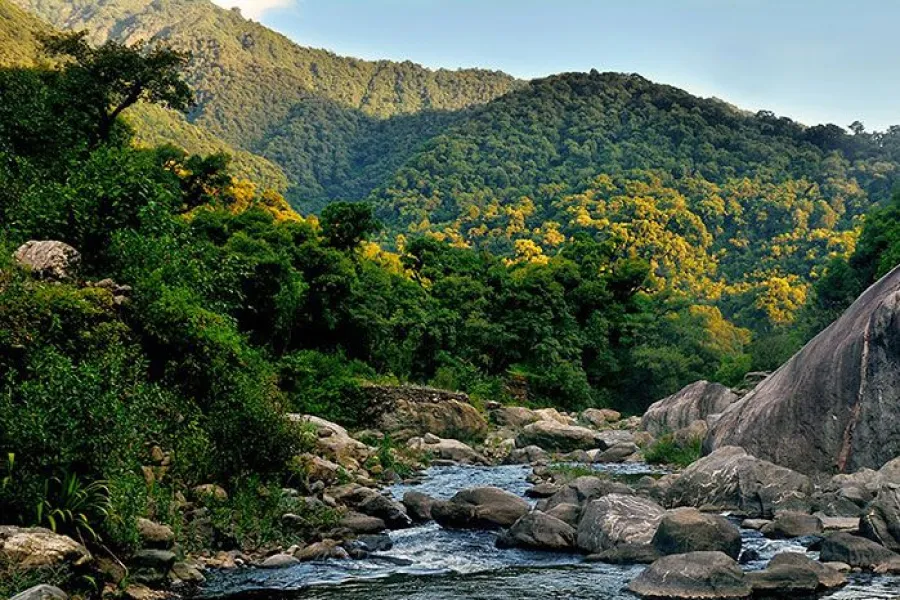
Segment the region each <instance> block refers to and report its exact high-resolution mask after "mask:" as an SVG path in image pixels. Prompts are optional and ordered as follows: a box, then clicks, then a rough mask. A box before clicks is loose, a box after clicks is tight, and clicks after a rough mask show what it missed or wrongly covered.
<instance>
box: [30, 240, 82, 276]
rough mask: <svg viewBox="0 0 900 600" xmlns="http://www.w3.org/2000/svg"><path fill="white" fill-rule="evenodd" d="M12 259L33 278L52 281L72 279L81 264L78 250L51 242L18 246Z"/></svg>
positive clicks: (33, 242)
mask: <svg viewBox="0 0 900 600" xmlns="http://www.w3.org/2000/svg"><path fill="white" fill-rule="evenodd" d="M14 257H15V259H16V262H17V263H19V265H21V266H23V267H26V268H27V269H29V270H30V271H31V273H32V274H33V275H34V276H36V277H40V278H41V279H49V280H52V281H70V280H72V279H74V278H75V275H76V272H77V270H78V267H79V265H80V264H81V254H80V253H79V252H78V250H76V249H75V248H73V247H72V246H70V245H68V244H65V243H63V242H57V241H53V240H43V241H35V240H32V241H30V242H26V243H24V244H22V245H21V246H19V248H18V250H16V252H15V254H14Z"/></svg>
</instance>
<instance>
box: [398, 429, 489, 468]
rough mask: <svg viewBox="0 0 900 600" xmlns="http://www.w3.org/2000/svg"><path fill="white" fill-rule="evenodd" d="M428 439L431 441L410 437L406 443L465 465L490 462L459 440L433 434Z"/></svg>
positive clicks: (439, 457)
mask: <svg viewBox="0 0 900 600" xmlns="http://www.w3.org/2000/svg"><path fill="white" fill-rule="evenodd" d="M430 439H431V441H428V440H426V439H425V438H411V439H410V440H409V442H408V444H407V445H408V446H409V447H410V448H412V449H413V450H419V451H427V452H429V453H430V454H431V455H432V456H433V457H434V458H438V459H444V460H452V461H453V462H456V463H461V464H465V465H487V464H490V461H489V460H488V459H487V458H486V457H484V456H483V455H481V454H480V453H478V452H477V451H476V450H475V449H474V448H472V447H471V446H469V445H468V444H465V443H463V442H460V441H459V440H452V439H444V438H439V437H437V436H434V435H433V436H431V438H430Z"/></svg>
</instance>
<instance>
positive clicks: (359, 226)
mask: <svg viewBox="0 0 900 600" xmlns="http://www.w3.org/2000/svg"><path fill="white" fill-rule="evenodd" d="M321 223H322V237H323V238H324V239H325V243H326V244H327V245H329V246H331V247H332V248H336V249H338V250H349V249H351V248H355V247H356V246H358V245H359V244H361V243H362V242H364V241H365V240H367V239H369V236H370V235H372V234H373V233H375V232H376V231H378V230H379V229H380V228H381V224H380V223H379V222H378V221H377V220H376V219H375V217H374V216H373V214H372V206H371V205H369V204H364V203H360V202H334V203H332V204H329V205H328V206H326V207H325V208H324V209H323V210H322V217H321Z"/></svg>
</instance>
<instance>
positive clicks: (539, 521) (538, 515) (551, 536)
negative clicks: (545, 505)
mask: <svg viewBox="0 0 900 600" xmlns="http://www.w3.org/2000/svg"><path fill="white" fill-rule="evenodd" d="M574 544H575V529H574V528H573V527H572V526H571V525H569V524H567V523H565V522H563V521H561V520H559V519H557V518H556V517H553V516H550V515H547V514H545V513H542V512H540V511H532V512H530V513H528V514H525V515H523V516H522V517H520V518H519V519H518V520H517V521H516V522H515V523H513V525H512V527H510V528H509V529H508V530H507V531H505V532H504V533H503V534H502V535H500V537H498V538H497V546H498V547H501V548H514V547H519V548H532V549H536V550H554V551H563V550H570V549H571V548H572V547H573V546H574Z"/></svg>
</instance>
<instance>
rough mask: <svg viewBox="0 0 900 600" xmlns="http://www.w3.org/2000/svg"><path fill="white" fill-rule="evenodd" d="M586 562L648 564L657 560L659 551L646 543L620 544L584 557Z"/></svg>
mask: <svg viewBox="0 0 900 600" xmlns="http://www.w3.org/2000/svg"><path fill="white" fill-rule="evenodd" d="M585 560H586V561H588V562H604V563H610V564H613V565H638V564H640V565H649V564H650V563H652V562H654V561H656V560H659V552H657V551H656V548H654V547H653V546H650V545H648V544H620V545H618V546H616V547H615V548H609V549H608V550H601V551H600V552H595V553H594V554H588V555H587V557H585Z"/></svg>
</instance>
